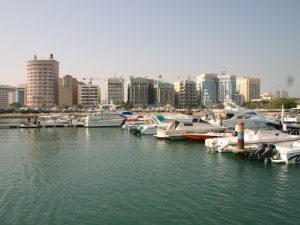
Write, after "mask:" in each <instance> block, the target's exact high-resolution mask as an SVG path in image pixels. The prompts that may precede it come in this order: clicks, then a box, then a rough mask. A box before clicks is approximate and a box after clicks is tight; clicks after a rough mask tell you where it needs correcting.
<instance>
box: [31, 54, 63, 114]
mask: <svg viewBox="0 0 300 225" xmlns="http://www.w3.org/2000/svg"><path fill="white" fill-rule="evenodd" d="M58 74H59V62H58V61H56V60H54V59H53V55H52V54H50V58H49V59H48V60H38V59H37V57H36V55H35V56H34V59H33V60H29V61H27V91H26V105H27V106H28V107H31V108H33V107H39V108H44V107H46V108H49V107H52V106H54V105H57V104H58Z"/></svg>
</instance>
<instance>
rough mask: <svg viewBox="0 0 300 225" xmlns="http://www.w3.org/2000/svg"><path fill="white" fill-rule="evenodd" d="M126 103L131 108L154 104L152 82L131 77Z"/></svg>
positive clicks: (151, 80)
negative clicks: (130, 105) (131, 105)
mask: <svg viewBox="0 0 300 225" xmlns="http://www.w3.org/2000/svg"><path fill="white" fill-rule="evenodd" d="M128 102H129V103H132V104H133V107H144V106H147V105H151V104H154V80H153V79H147V78H142V77H137V78H135V77H133V76H131V77H130V78H129V82H128Z"/></svg>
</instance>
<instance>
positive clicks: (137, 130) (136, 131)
mask: <svg viewBox="0 0 300 225" xmlns="http://www.w3.org/2000/svg"><path fill="white" fill-rule="evenodd" d="M130 133H132V134H133V135H135V136H141V131H140V130H139V129H138V128H136V127H133V128H132V129H130Z"/></svg>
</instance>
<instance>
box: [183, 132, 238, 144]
mask: <svg viewBox="0 0 300 225" xmlns="http://www.w3.org/2000/svg"><path fill="white" fill-rule="evenodd" d="M230 135H232V134H231V133H217V132H207V133H196V134H193V133H188V134H184V135H182V136H183V137H184V138H185V139H186V140H188V141H201V142H202V141H205V140H206V139H210V138H221V137H228V136H230Z"/></svg>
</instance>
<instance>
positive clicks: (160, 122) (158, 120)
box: [137, 115, 172, 135]
mask: <svg viewBox="0 0 300 225" xmlns="http://www.w3.org/2000/svg"><path fill="white" fill-rule="evenodd" d="M171 122H172V120H169V119H166V118H165V117H164V116H162V115H155V116H152V117H150V118H149V119H148V120H147V119H146V120H145V123H144V124H141V125H139V126H137V129H138V130H139V131H140V133H141V134H149V135H154V134H156V132H157V129H158V128H160V129H166V128H167V127H168V126H169V125H170V124H171Z"/></svg>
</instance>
